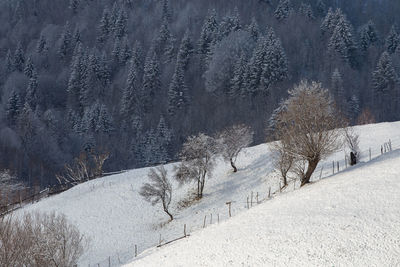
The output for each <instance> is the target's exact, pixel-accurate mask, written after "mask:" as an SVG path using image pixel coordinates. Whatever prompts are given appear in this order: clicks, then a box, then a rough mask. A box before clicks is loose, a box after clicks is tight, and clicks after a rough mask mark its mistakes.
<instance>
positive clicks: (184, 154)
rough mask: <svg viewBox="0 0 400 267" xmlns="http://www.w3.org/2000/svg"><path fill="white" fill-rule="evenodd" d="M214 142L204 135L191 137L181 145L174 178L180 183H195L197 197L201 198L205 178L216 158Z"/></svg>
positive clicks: (208, 174)
mask: <svg viewBox="0 0 400 267" xmlns="http://www.w3.org/2000/svg"><path fill="white" fill-rule="evenodd" d="M216 146H217V145H216V141H215V139H214V138H212V137H210V136H207V135H205V134H202V133H201V134H199V135H198V136H191V137H189V138H188V139H187V141H186V142H185V143H184V144H183V148H182V151H181V153H180V158H181V161H182V162H181V164H180V165H179V166H178V167H177V168H176V174H175V178H176V179H177V180H178V181H179V182H180V183H188V182H192V181H195V182H197V197H198V198H202V197H203V189H204V185H205V182H206V177H210V176H211V171H212V170H213V167H214V162H215V156H216Z"/></svg>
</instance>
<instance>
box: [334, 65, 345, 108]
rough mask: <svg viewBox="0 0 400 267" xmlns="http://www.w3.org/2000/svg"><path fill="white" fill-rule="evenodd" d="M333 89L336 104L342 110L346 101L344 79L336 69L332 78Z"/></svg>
mask: <svg viewBox="0 0 400 267" xmlns="http://www.w3.org/2000/svg"><path fill="white" fill-rule="evenodd" d="M331 89H332V92H333V95H334V98H335V101H336V104H337V105H338V107H339V108H340V109H342V108H343V107H342V103H343V100H344V87H343V79H342V75H341V74H340V72H339V70H338V69H337V68H336V69H335V70H334V71H333V73H332V77H331Z"/></svg>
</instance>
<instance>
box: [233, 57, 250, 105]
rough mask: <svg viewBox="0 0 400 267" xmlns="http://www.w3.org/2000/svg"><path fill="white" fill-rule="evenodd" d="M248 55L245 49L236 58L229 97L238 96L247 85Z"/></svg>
mask: <svg viewBox="0 0 400 267" xmlns="http://www.w3.org/2000/svg"><path fill="white" fill-rule="evenodd" d="M246 64H247V60H246V56H245V54H244V52H243V51H241V53H240V57H239V58H238V59H237V60H236V63H235V66H234V70H233V76H232V79H231V82H230V83H231V86H230V90H229V92H228V93H229V97H231V98H233V99H234V98H237V97H239V96H241V93H242V89H243V88H244V87H245V86H246V80H245V79H246V77H245V74H246Z"/></svg>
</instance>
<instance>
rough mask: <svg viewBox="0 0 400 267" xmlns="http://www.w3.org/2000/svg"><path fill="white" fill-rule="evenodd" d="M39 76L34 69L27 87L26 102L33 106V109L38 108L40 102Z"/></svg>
mask: <svg viewBox="0 0 400 267" xmlns="http://www.w3.org/2000/svg"><path fill="white" fill-rule="evenodd" d="M37 89H38V77H37V73H36V71H35V70H33V71H32V74H31V77H30V79H29V83H28V88H27V89H26V96H25V102H26V103H28V105H29V106H30V107H31V109H32V110H35V109H36V106H37V104H38V100H39V99H38V95H37Z"/></svg>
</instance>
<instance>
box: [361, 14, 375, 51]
mask: <svg viewBox="0 0 400 267" xmlns="http://www.w3.org/2000/svg"><path fill="white" fill-rule="evenodd" d="M377 41H378V34H377V32H376V28H375V24H374V22H373V21H372V20H369V21H368V23H367V24H365V25H364V26H362V27H361V29H360V48H361V51H362V52H366V51H367V50H368V48H369V47H370V46H371V45H373V44H375V43H376V42H377Z"/></svg>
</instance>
